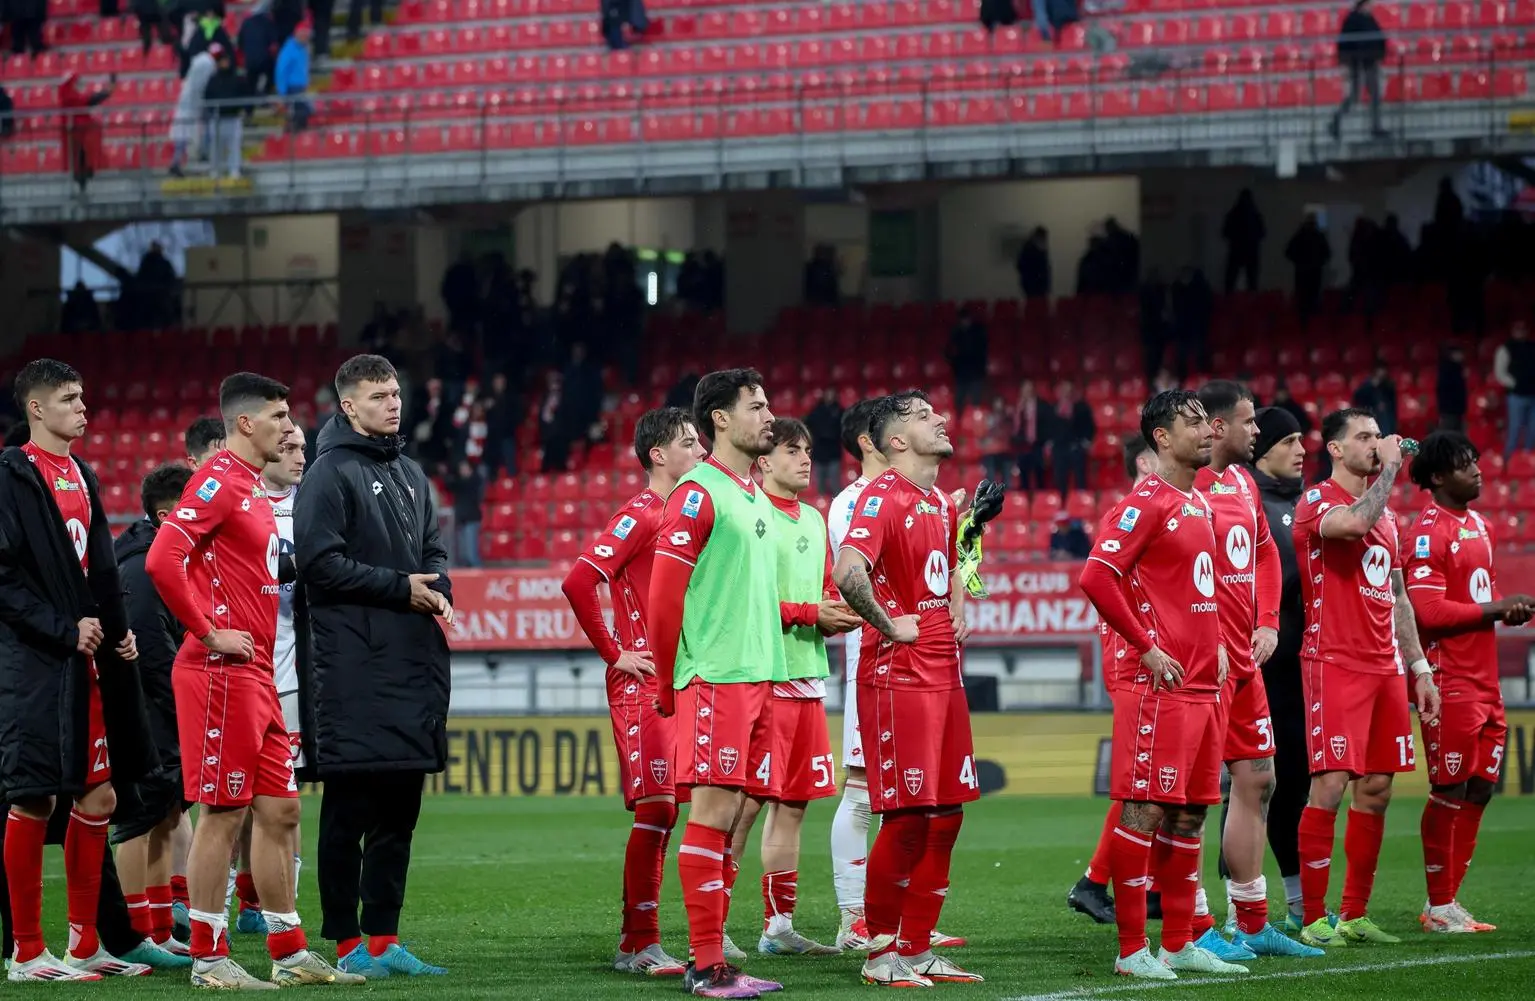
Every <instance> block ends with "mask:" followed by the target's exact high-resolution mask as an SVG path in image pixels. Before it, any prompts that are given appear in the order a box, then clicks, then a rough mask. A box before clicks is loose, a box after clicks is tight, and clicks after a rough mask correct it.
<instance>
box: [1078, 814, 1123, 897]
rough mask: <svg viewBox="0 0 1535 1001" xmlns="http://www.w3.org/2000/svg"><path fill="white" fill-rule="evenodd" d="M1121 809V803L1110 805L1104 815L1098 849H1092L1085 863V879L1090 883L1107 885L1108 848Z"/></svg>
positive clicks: (1112, 838)
mask: <svg viewBox="0 0 1535 1001" xmlns="http://www.w3.org/2000/svg"><path fill="white" fill-rule="evenodd" d="M1123 809H1124V805H1123V804H1121V803H1110V804H1109V812H1108V813H1107V814H1105V815H1104V818H1103V831H1102V832H1101V833H1100V834H1099V835H1098V847H1096V848H1094V849H1093V857H1092V858H1091V859H1090V860H1089V861H1088V863H1087V879H1088V882H1090V883H1097V884H1098V885H1099V886H1107V885H1109V846H1110V845H1111V844H1113V842H1114V828H1116V827H1118V826H1119V814H1120V811H1122V810H1123Z"/></svg>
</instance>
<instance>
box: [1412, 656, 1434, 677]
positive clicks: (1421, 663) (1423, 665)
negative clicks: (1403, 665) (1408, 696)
mask: <svg viewBox="0 0 1535 1001" xmlns="http://www.w3.org/2000/svg"><path fill="white" fill-rule="evenodd" d="M1433 673H1434V669H1433V668H1432V667H1431V666H1429V663H1428V661H1427V660H1425V659H1424V658H1422V657H1419V658H1418V659H1417V660H1415V661H1413V662H1412V676H1413V677H1414V678H1421V677H1423V676H1424V675H1425V674H1433Z"/></svg>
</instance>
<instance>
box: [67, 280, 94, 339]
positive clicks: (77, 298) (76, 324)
mask: <svg viewBox="0 0 1535 1001" xmlns="http://www.w3.org/2000/svg"><path fill="white" fill-rule="evenodd" d="M59 329H60V330H62V331H63V332H64V333H66V334H83V333H96V332H98V331H100V330H101V307H100V305H98V304H97V302H96V297H95V296H94V295H92V294H91V290H90V289H89V288H87V287H86V285H85V282H83V281H77V282H75V287H74V288H72V289H70V290H69V295H67V296H65V298H64V309H63V310H62V311H61V313H60V315H59Z"/></svg>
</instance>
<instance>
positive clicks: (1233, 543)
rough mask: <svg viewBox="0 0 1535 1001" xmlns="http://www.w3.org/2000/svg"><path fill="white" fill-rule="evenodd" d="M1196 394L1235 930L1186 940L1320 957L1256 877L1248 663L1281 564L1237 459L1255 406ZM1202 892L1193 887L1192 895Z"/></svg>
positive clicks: (1254, 741)
mask: <svg viewBox="0 0 1535 1001" xmlns="http://www.w3.org/2000/svg"><path fill="white" fill-rule="evenodd" d="M1199 403H1200V405H1201V406H1202V407H1204V408H1205V414H1206V415H1207V416H1208V417H1209V419H1210V429H1211V430H1212V431H1213V432H1214V435H1215V441H1214V444H1213V445H1212V447H1211V450H1210V464H1209V465H1207V466H1204V467H1202V468H1201V469H1200V470H1199V471H1198V473H1196V474H1195V476H1194V489H1195V490H1197V491H1198V492H1199V493H1200V494H1201V495H1202V496H1203V497H1204V499H1205V502H1206V503H1207V504H1208V505H1209V507H1210V511H1211V513H1212V515H1213V522H1212V523H1213V525H1214V528H1215V540H1216V542H1217V543H1218V545H1217V546H1216V547H1215V568H1216V584H1217V587H1216V604H1217V605H1218V606H1219V607H1220V612H1219V616H1220V627H1221V645H1222V646H1224V647H1225V648H1226V657H1227V664H1228V667H1229V672H1228V674H1227V677H1226V685H1225V688H1224V690H1223V691H1222V693H1221V701H1220V705H1221V707H1222V709H1223V710H1224V712H1225V714H1226V735H1225V740H1224V747H1225V750H1224V754H1223V757H1224V759H1225V762H1226V768H1227V770H1228V771H1229V772H1230V773H1231V796H1230V800H1229V802H1228V804H1227V806H1226V809H1225V811H1224V816H1223V818H1222V820H1223V825H1222V829H1221V854H1222V857H1223V858H1224V860H1225V863H1226V866H1227V867H1228V869H1229V872H1230V875H1229V877H1228V878H1227V880H1226V895H1227V899H1228V909H1229V910H1232V911H1234V912H1235V915H1236V919H1235V920H1236V929H1235V931H1234V937H1233V940H1232V941H1231V942H1227V941H1226V940H1225V939H1223V938H1222V937H1221V936H1220V934H1219V933H1218V932H1216V931H1215V929H1214V927H1211V928H1209V929H1207V930H1206V931H1205V932H1204V933H1203V934H1202V935H1201V936H1200V937H1199V938H1198V939H1196V940H1195V944H1196V945H1198V946H1200V947H1201V948H1203V949H1208V950H1209V951H1211V952H1213V953H1215V955H1217V956H1220V957H1221V958H1222V959H1227V960H1240V959H1252V958H1254V957H1255V956H1320V955H1321V954H1322V953H1321V951H1320V950H1317V949H1313V948H1312V947H1310V946H1306V945H1302V944H1300V943H1299V942H1295V941H1292V940H1291V939H1288V938H1286V937H1285V936H1284V934H1283V933H1282V932H1280V931H1279V930H1278V929H1277V928H1274V927H1273V926H1271V925H1270V924H1269V921H1268V884H1267V882H1266V881H1265V880H1264V878H1263V848H1264V841H1265V833H1266V831H1265V825H1266V820H1265V818H1266V816H1267V807H1268V801H1269V798H1270V797H1271V796H1272V795H1273V793H1274V728H1273V722H1272V720H1271V719H1270V717H1269V704H1268V693H1267V690H1266V689H1265V687H1264V684H1263V675H1262V674H1261V673H1259V670H1258V669H1259V668H1260V667H1262V666H1263V665H1264V664H1265V663H1266V662H1267V661H1268V659H1269V657H1271V656H1272V655H1273V653H1274V648H1275V647H1276V646H1277V645H1278V642H1279V592H1280V589H1281V587H1282V586H1283V571H1282V568H1281V567H1280V565H1279V547H1278V546H1277V545H1276V544H1275V542H1274V539H1273V536H1272V535H1271V534H1270V533H1269V523H1268V516H1267V514H1266V513H1265V512H1264V510H1263V501H1262V498H1261V497H1260V496H1259V494H1258V486H1257V484H1256V483H1254V482H1253V479H1252V475H1251V474H1250V473H1248V471H1247V470H1246V468H1244V466H1243V463H1247V462H1251V461H1252V458H1253V446H1254V444H1255V443H1256V441H1257V437H1258V421H1257V411H1256V410H1255V409H1254V407H1253V398H1252V394H1251V393H1250V392H1248V391H1247V387H1245V386H1243V385H1242V384H1241V383H1237V382H1228V381H1226V380H1216V381H1214V382H1208V383H1206V384H1205V385H1204V386H1202V387H1200V389H1199ZM1203 893H1204V891H1203V888H1201V889H1200V891H1199V896H1201V897H1202V896H1203ZM1196 903H1197V901H1196ZM1200 910H1203V911H1204V914H1205V915H1206V916H1208V914H1209V910H1208V906H1206V907H1205V908H1203V909H1201V908H1199V907H1197V906H1196V908H1195V913H1196V916H1198V915H1199V912H1200ZM1212 925H1213V922H1212Z"/></svg>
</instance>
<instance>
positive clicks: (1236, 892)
mask: <svg viewBox="0 0 1535 1001" xmlns="http://www.w3.org/2000/svg"><path fill="white" fill-rule="evenodd" d="M1231 903H1232V906H1233V907H1234V908H1235V909H1236V912H1237V928H1239V929H1241V930H1242V931H1243V932H1245V933H1246V934H1248V935H1256V934H1258V933H1259V932H1261V931H1263V928H1264V926H1265V925H1267V924H1268V922H1269V902H1268V881H1267V880H1265V879H1264V878H1263V877H1262V876H1259V877H1258V878H1257V879H1255V880H1253V881H1252V882H1250V883H1243V882H1239V881H1237V880H1232V881H1231ZM1196 941H1197V940H1196Z"/></svg>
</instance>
